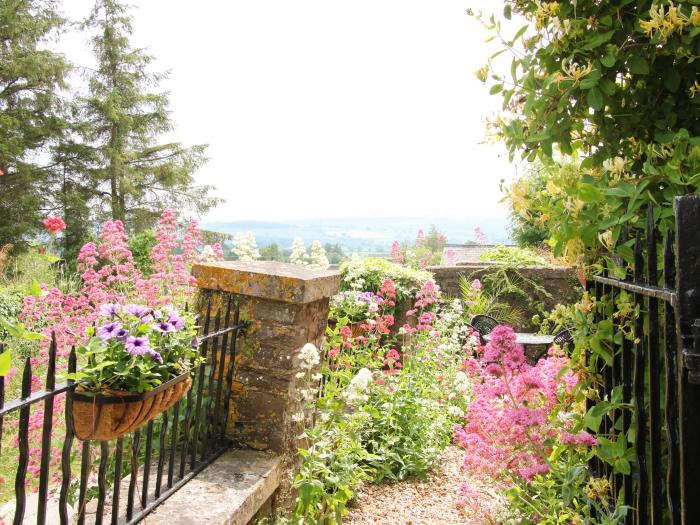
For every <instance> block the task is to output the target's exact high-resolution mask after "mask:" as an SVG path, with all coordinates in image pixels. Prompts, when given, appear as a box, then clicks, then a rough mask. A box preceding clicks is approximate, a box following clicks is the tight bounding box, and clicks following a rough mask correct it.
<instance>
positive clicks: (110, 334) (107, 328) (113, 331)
mask: <svg viewBox="0 0 700 525" xmlns="http://www.w3.org/2000/svg"><path fill="white" fill-rule="evenodd" d="M121 328H122V325H121V324H119V323H117V322H114V323H109V324H106V325H104V326H102V327H100V328H98V329H97V337H99V338H100V339H102V340H103V341H107V340H108V339H112V338H114V337H116V336H117V334H118V333H119V331H120V330H121Z"/></svg>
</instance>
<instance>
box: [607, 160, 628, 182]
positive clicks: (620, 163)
mask: <svg viewBox="0 0 700 525" xmlns="http://www.w3.org/2000/svg"><path fill="white" fill-rule="evenodd" d="M626 164H627V160H626V159H624V158H622V157H615V158H612V159H607V160H605V161H603V169H604V170H605V171H608V172H610V174H611V175H613V176H617V177H619V176H620V175H622V173H623V172H624V171H625V165H626Z"/></svg>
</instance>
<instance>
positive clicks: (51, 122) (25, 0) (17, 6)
mask: <svg viewBox="0 0 700 525" xmlns="http://www.w3.org/2000/svg"><path fill="white" fill-rule="evenodd" d="M63 24H64V20H63V19H62V18H61V17H60V16H59V15H58V14H57V11H56V2H55V1H54V0H12V1H2V2H0V246H2V245H3V244H9V243H13V244H22V243H23V242H24V241H25V240H26V239H27V238H29V237H30V236H31V235H32V234H33V233H35V232H36V231H37V230H38V229H39V228H40V227H41V218H42V214H43V213H42V212H43V211H44V208H45V206H46V200H45V198H46V195H47V194H48V193H49V191H50V186H49V179H50V177H51V175H52V173H51V171H50V169H48V167H47V166H44V165H43V164H42V162H41V160H42V159H46V154H47V148H48V146H49V145H50V144H51V143H52V142H53V141H55V140H56V138H57V137H58V136H59V135H60V134H61V132H62V129H63V125H64V122H63V119H62V118H61V117H60V114H61V103H60V98H59V96H58V92H59V90H60V89H61V88H63V87H64V86H65V84H64V81H65V77H66V75H67V73H68V71H69V69H70V66H69V64H68V63H67V62H66V60H65V59H64V57H63V56H61V55H59V54H57V53H53V52H51V51H50V50H49V49H47V46H46V44H47V42H50V41H51V39H52V38H54V37H55V36H56V35H57V34H58V33H59V32H60V31H61V29H62V27H63Z"/></svg>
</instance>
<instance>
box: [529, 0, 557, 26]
mask: <svg viewBox="0 0 700 525" xmlns="http://www.w3.org/2000/svg"><path fill="white" fill-rule="evenodd" d="M558 12H559V2H543V3H541V4H539V5H538V6H537V11H535V27H537V28H538V29H540V28H542V27H544V26H545V25H546V24H547V20H549V19H550V18H551V17H553V16H555V15H556V14H557V13H558Z"/></svg>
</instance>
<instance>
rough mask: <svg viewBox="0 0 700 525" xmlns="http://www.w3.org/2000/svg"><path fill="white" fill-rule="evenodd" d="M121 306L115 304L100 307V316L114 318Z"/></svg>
mask: <svg viewBox="0 0 700 525" xmlns="http://www.w3.org/2000/svg"><path fill="white" fill-rule="evenodd" d="M120 309H121V305H120V304H117V303H105V304H101V305H100V316H102V317H114V316H116V315H117V314H118V313H119V310H120Z"/></svg>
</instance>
